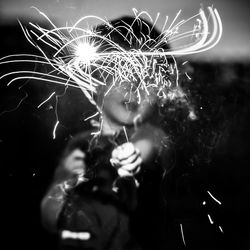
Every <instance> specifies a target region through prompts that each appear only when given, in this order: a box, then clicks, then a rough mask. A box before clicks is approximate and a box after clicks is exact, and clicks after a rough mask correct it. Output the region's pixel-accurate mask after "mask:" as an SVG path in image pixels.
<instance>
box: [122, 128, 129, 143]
mask: <svg viewBox="0 0 250 250" xmlns="http://www.w3.org/2000/svg"><path fill="white" fill-rule="evenodd" d="M122 128H123V131H124V134H125V137H126V140H127V142H128V141H129V139H128V134H127V131H126V127H125V126H123V127H122Z"/></svg>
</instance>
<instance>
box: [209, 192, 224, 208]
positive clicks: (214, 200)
mask: <svg viewBox="0 0 250 250" xmlns="http://www.w3.org/2000/svg"><path fill="white" fill-rule="evenodd" d="M207 193H208V194H209V195H210V197H211V198H212V199H213V200H214V201H215V202H217V203H218V204H219V205H221V202H220V201H219V200H217V199H216V198H215V197H214V196H213V195H212V194H211V193H210V192H209V191H207Z"/></svg>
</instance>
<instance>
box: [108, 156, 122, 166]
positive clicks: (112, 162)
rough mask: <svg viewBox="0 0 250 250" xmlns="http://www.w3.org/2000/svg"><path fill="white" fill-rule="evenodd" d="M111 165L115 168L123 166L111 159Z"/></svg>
mask: <svg viewBox="0 0 250 250" xmlns="http://www.w3.org/2000/svg"><path fill="white" fill-rule="evenodd" d="M110 163H111V165H112V166H113V167H115V168H118V167H121V164H120V162H119V161H118V160H117V159H114V158H111V159H110Z"/></svg>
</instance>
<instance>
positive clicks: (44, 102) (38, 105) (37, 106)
mask: <svg viewBox="0 0 250 250" xmlns="http://www.w3.org/2000/svg"><path fill="white" fill-rule="evenodd" d="M55 93H56V92H53V93H52V94H51V95H50V96H49V97H48V98H47V99H46V100H45V101H43V102H42V103H41V104H39V105H38V106H37V108H40V107H41V106H42V105H43V104H44V103H46V102H47V101H48V100H49V99H50V98H51V97H52V96H54V94H55Z"/></svg>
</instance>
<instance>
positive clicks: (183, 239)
mask: <svg viewBox="0 0 250 250" xmlns="http://www.w3.org/2000/svg"><path fill="white" fill-rule="evenodd" d="M180 227H181V237H182V241H183V244H184V246H186V242H185V238H184V233H183V227H182V224H180Z"/></svg>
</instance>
